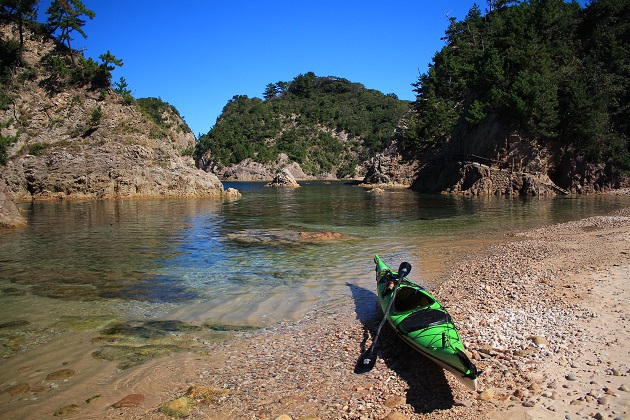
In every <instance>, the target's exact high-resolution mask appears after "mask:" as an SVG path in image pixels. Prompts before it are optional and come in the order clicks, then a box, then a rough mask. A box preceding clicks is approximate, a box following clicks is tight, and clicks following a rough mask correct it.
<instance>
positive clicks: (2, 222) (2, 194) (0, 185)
mask: <svg viewBox="0 0 630 420" xmlns="http://www.w3.org/2000/svg"><path fill="white" fill-rule="evenodd" d="M25 224H26V221H25V220H24V218H23V217H22V215H21V214H20V209H18V207H17V206H16V205H15V203H14V202H13V199H12V197H11V194H10V193H9V190H8V189H7V186H6V185H4V182H2V180H1V179H0V228H2V227H16V226H23V225H25Z"/></svg>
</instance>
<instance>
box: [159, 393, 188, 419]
mask: <svg viewBox="0 0 630 420" xmlns="http://www.w3.org/2000/svg"><path fill="white" fill-rule="evenodd" d="M160 411H161V412H162V413H164V414H166V415H167V416H171V417H177V418H179V417H188V416H189V415H190V400H189V399H188V397H181V398H177V399H176V400H172V401H169V402H167V403H165V404H164V405H163V406H162V408H160Z"/></svg>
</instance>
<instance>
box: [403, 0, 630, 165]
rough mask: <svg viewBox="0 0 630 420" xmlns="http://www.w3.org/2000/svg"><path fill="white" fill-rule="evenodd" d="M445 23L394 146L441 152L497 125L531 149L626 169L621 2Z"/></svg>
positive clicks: (534, 8)
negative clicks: (544, 147) (548, 146)
mask: <svg viewBox="0 0 630 420" xmlns="http://www.w3.org/2000/svg"><path fill="white" fill-rule="evenodd" d="M489 8H490V10H488V11H487V12H486V14H485V15H482V13H481V11H480V9H479V7H477V6H474V7H473V8H472V9H471V10H470V11H469V13H468V15H467V16H466V18H465V19H464V20H463V21H456V20H455V19H453V18H452V19H451V21H450V25H449V28H448V30H447V31H446V38H445V40H446V44H447V45H446V46H445V47H444V48H443V49H442V50H441V51H439V52H438V53H436V54H435V56H434V59H433V63H432V65H431V66H430V68H429V70H428V72H427V73H425V74H423V75H421V76H420V77H419V79H418V81H417V82H416V84H415V85H414V86H415V92H416V93H417V100H416V102H415V103H414V110H415V111H416V112H415V113H412V114H411V115H410V116H409V118H408V119H407V130H406V131H405V132H404V139H403V145H404V147H406V148H407V149H409V150H415V151H416V152H419V151H422V150H424V149H425V148H426V147H430V146H437V147H439V146H441V145H442V144H444V143H445V142H446V141H447V140H449V139H451V138H452V137H453V135H454V132H455V129H456V127H461V126H462V125H465V126H466V127H467V128H466V129H464V130H460V131H458V132H459V133H464V134H463V135H462V134H460V138H458V139H457V140H458V141H460V142H462V143H464V142H465V141H466V136H465V133H467V132H470V130H471V129H473V128H474V127H476V126H479V125H480V124H483V123H485V122H489V121H500V122H501V124H503V125H504V126H506V127H508V128H509V129H510V130H514V131H518V132H520V133H523V134H525V135H526V136H527V137H529V138H532V139H534V140H537V141H538V142H540V143H543V144H544V143H545V142H547V141H555V142H557V144H560V145H562V147H563V148H564V150H565V151H566V152H568V153H571V154H573V155H574V156H577V157H583V158H586V159H587V160H590V161H608V160H612V161H613V162H615V163H616V164H617V165H619V166H621V167H625V168H626V169H630V143H629V139H628V135H629V130H628V121H630V111H629V107H630V105H629V101H628V99H629V98H628V97H629V95H630V65H629V64H628V63H630V43H629V42H628V40H630V24H629V22H628V16H630V2H628V1H627V0H594V1H592V2H591V3H590V4H589V5H588V7H586V8H585V9H582V8H581V7H580V5H579V4H578V3H577V2H572V3H566V2H565V1H563V0H529V1H510V0H492V1H490V2H489Z"/></svg>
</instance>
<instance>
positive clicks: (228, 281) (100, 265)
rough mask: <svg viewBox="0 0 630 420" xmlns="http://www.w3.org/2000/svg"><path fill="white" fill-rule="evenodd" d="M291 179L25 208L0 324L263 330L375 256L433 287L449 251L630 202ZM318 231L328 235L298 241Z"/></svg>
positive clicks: (327, 297) (5, 250)
mask: <svg viewBox="0 0 630 420" xmlns="http://www.w3.org/2000/svg"><path fill="white" fill-rule="evenodd" d="M301 184H302V186H301V187H300V188H295V189H293V188H291V189H289V188H269V187H265V186H264V184H263V183H224V186H225V188H228V187H234V188H237V189H238V190H240V191H241V193H242V197H240V198H238V199H159V200H106V201H77V202H74V201H59V202H33V203H29V204H24V205H22V209H23V214H24V216H25V217H26V219H27V221H28V224H27V226H26V227H24V228H18V229H5V230H3V231H2V232H1V238H0V324H6V323H10V322H18V323H19V322H22V323H24V322H27V323H28V325H29V328H31V330H32V329H34V328H35V327H36V328H37V329H39V331H42V334H45V331H46V330H47V328H49V327H50V326H51V325H55V323H59V322H60V321H62V320H64V319H65V320H66V321H67V320H68V319H70V318H68V315H69V314H72V315H75V316H76V315H83V316H81V317H75V318H73V319H78V320H79V321H80V322H86V321H85V320H86V319H91V318H90V317H91V316H93V317H98V316H102V315H104V314H105V315H108V316H114V315H115V316H116V317H118V318H120V317H123V318H124V317H126V318H129V319H175V320H182V321H185V322H196V323H204V322H206V323H208V322H210V323H211V322H217V323H230V324H239V325H256V326H264V325H268V324H271V323H273V322H276V321H278V320H293V319H298V318H299V317H300V316H301V315H302V314H303V313H304V312H305V311H308V310H310V309H313V308H330V307H334V306H335V305H338V304H340V303H341V304H342V303H343V302H344V301H345V299H347V296H348V294H349V293H350V291H349V288H348V285H349V284H360V285H362V287H365V288H370V287H372V286H373V269H374V265H373V262H372V259H373V256H374V254H380V255H381V256H382V257H383V259H384V260H385V261H386V262H387V263H388V264H390V265H391V266H392V267H393V268H396V267H398V265H399V263H400V262H402V261H403V260H406V261H409V262H411V263H412V265H413V270H412V273H411V275H410V278H411V279H412V280H414V281H416V282H418V283H422V284H428V285H435V284H436V283H439V281H440V280H441V278H442V277H443V276H444V275H445V273H447V271H448V269H449V267H450V265H451V264H453V263H454V261H456V260H457V258H459V257H461V256H462V255H465V254H466V253H471V252H479V251H483V249H485V248H487V247H488V246H491V244H492V243H495V242H497V241H501V240H504V239H505V236H504V235H505V234H506V233H507V232H511V231H515V230H525V229H529V228H533V227H539V226H543V225H547V224H553V223H559V222H565V221H569V220H574V219H580V218H584V217H588V216H592V215H598V214H606V213H610V212H613V211H614V210H615V209H618V208H621V207H624V206H628V205H629V204H630V198H629V197H619V196H586V197H574V196H568V197H566V196H565V197H563V196H560V197H527V198H523V197H508V198H506V197H494V196H492V197H462V196H450V195H437V194H436V195H430V194H420V193H417V192H414V191H411V190H407V189H395V190H388V191H385V192H384V193H381V194H375V193H371V192H369V191H368V190H366V189H364V188H361V187H358V186H354V185H350V184H348V183H344V182H340V181H335V182H323V181H317V182H315V181H313V182H302V183H301ZM300 232H302V233H303V235H302V236H300ZM325 232H330V233H331V234H333V235H330V234H329V235H328V237H327V236H323V237H322V238H321V239H318V238H315V239H313V238H311V239H308V240H305V238H304V237H303V236H305V235H304V233H306V234H308V235H312V234H315V233H325ZM308 235H306V236H308ZM77 322H78V321H77ZM0 326H1V325H0ZM40 338H41V337H40ZM25 345H28V344H25Z"/></svg>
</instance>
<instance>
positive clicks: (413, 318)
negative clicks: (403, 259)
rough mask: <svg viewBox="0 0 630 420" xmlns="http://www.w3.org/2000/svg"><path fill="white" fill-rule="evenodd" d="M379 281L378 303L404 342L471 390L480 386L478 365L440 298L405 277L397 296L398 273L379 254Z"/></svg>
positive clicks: (377, 270) (377, 257) (376, 258)
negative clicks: (471, 359) (396, 279)
mask: <svg viewBox="0 0 630 420" xmlns="http://www.w3.org/2000/svg"><path fill="white" fill-rule="evenodd" d="M374 262H375V264H376V283H377V292H378V297H379V302H380V305H381V309H382V310H383V312H386V311H387V309H388V308H389V311H388V312H387V313H386V314H385V317H386V318H387V321H388V323H389V324H390V326H391V327H392V328H393V329H394V331H396V333H397V334H398V335H399V336H400V337H401V338H402V340H403V341H405V343H407V344H408V345H409V346H410V347H412V348H413V349H414V350H416V351H417V352H418V353H420V354H421V355H423V356H424V357H426V358H427V359H429V360H431V361H433V362H434V363H436V364H438V365H439V366H441V367H442V368H443V369H445V370H447V371H449V372H450V373H452V374H453V375H454V376H455V377H456V378H457V379H458V380H459V381H460V382H461V383H462V384H464V385H465V386H466V387H468V388H469V389H471V390H473V391H474V390H476V389H477V376H478V372H477V368H476V366H475V365H474V364H473V363H472V362H471V361H470V359H469V357H468V356H467V354H466V349H465V347H464V344H463V343H462V340H461V338H460V336H459V332H458V331H457V329H456V328H455V325H454V323H453V320H452V318H451V316H450V315H449V313H448V312H447V311H446V309H445V308H444V307H443V306H442V305H441V304H440V303H439V302H438V301H437V299H436V298H435V297H434V296H433V295H431V294H430V293H429V292H427V291H426V290H425V289H424V288H423V287H422V286H419V285H417V284H415V283H412V282H411V281H409V280H408V279H406V278H403V279H402V280H401V281H400V284H399V285H398V287H397V288H396V289H397V290H396V293H395V295H396V297H395V299H394V302H393V304H392V305H391V306H390V302H391V300H392V297H393V295H394V293H393V292H394V290H393V289H394V287H395V286H394V284H395V277H396V276H397V273H395V272H393V271H392V270H391V268H389V266H387V264H385V263H384V262H383V261H382V260H381V259H380V257H379V256H378V255H376V256H375V257H374Z"/></svg>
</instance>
